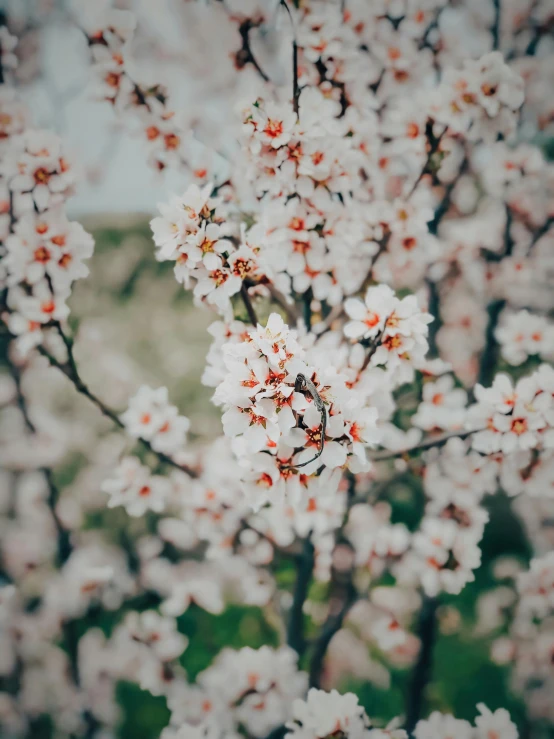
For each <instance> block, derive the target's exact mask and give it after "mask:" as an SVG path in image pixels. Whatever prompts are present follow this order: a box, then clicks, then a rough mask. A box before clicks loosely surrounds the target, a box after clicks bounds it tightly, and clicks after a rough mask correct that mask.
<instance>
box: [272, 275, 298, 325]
mask: <svg viewBox="0 0 554 739" xmlns="http://www.w3.org/2000/svg"><path fill="white" fill-rule="evenodd" d="M267 289H268V290H269V293H270V295H271V297H272V299H273V301H274V302H275V303H277V305H279V306H280V307H281V308H282V309H283V310H284V311H285V313H286V314H287V320H288V322H289V325H291V326H296V324H297V323H298V321H299V319H300V315H299V313H298V311H297V310H296V306H295V305H294V304H292V303H289V302H288V301H287V299H286V297H285V296H284V295H283V293H282V292H280V291H279V290H277V288H276V287H275V285H272V284H271V283H269V284H268V285H267Z"/></svg>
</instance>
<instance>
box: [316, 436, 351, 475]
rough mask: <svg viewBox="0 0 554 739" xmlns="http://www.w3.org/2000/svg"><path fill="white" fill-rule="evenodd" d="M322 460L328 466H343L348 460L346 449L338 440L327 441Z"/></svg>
mask: <svg viewBox="0 0 554 739" xmlns="http://www.w3.org/2000/svg"><path fill="white" fill-rule="evenodd" d="M320 461H321V463H322V464H324V465H325V466H326V467H330V468H334V467H342V466H343V465H344V464H345V462H346V449H345V448H344V447H343V446H342V444H339V443H338V441H327V442H326V443H325V446H324V447H323V454H322V455H321V458H320Z"/></svg>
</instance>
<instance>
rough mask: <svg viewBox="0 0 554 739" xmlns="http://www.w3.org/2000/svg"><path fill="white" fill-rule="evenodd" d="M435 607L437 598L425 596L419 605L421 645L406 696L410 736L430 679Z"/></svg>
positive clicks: (434, 633) (419, 715) (420, 711)
mask: <svg viewBox="0 0 554 739" xmlns="http://www.w3.org/2000/svg"><path fill="white" fill-rule="evenodd" d="M437 608H438V600H437V599H436V598H425V600H424V601H423V605H422V607H421V612H420V617H419V625H418V636H419V639H420V642H421V645H420V650H419V655H418V658H417V662H416V665H415V667H414V671H413V673H412V679H411V683H410V689H409V692H408V696H407V710H406V731H407V732H408V736H412V732H413V730H414V729H415V726H416V724H417V722H418V721H419V719H420V718H421V715H422V711H423V703H424V700H425V689H426V688H427V685H428V684H429V681H430V679H431V673H432V668H433V649H434V647H435V640H436V634H437Z"/></svg>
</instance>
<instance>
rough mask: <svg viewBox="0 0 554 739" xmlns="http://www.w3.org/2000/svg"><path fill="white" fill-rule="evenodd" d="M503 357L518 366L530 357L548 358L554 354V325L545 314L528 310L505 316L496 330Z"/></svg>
mask: <svg viewBox="0 0 554 739" xmlns="http://www.w3.org/2000/svg"><path fill="white" fill-rule="evenodd" d="M495 338H496V340H497V341H498V343H499V344H500V351H501V352H502V357H503V358H504V359H505V360H506V361H507V362H508V364H511V365H514V366H516V367H517V366H518V365H520V364H523V363H524V362H525V361H526V360H527V359H528V358H529V357H534V356H538V357H540V358H541V359H543V360H548V359H550V358H551V357H552V356H553V349H552V347H553V346H554V325H553V324H552V323H550V322H549V321H548V320H547V319H546V318H545V317H544V316H540V315H534V314H533V313H529V311H527V310H521V311H518V312H517V313H511V314H509V315H506V316H505V317H504V316H503V318H502V321H501V322H500V324H499V326H498V328H497V329H496V332H495Z"/></svg>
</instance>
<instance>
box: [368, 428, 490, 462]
mask: <svg viewBox="0 0 554 739" xmlns="http://www.w3.org/2000/svg"><path fill="white" fill-rule="evenodd" d="M478 430H479V429H472V430H471V431H449V432H448V433H447V434H441V436H437V437H435V438H434V439H426V440H425V441H422V442H421V443H420V444H415V445H414V446H410V447H407V448H406V449H398V450H396V451H394V450H389V449H383V450H382V451H378V452H372V453H370V457H369V458H370V459H371V460H373V461H374V462H381V461H382V460H385V459H395V458H396V457H404V456H408V457H411V456H412V455H413V454H417V453H418V452H423V451H425V450H426V449H433V448H435V447H441V446H444V445H445V444H446V442H447V441H448V440H449V439H467V438H468V437H469V436H471V435H472V434H475V433H476V432H477V431H478Z"/></svg>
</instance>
